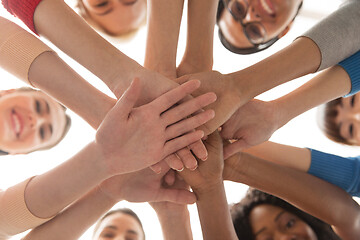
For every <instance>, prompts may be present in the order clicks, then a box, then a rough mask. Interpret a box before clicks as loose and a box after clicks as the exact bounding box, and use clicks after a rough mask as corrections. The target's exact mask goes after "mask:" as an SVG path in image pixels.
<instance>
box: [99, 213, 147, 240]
mask: <svg viewBox="0 0 360 240" xmlns="http://www.w3.org/2000/svg"><path fill="white" fill-rule="evenodd" d="M94 239H96V240H110V239H113V240H143V239H144V234H143V231H142V228H141V226H140V224H139V223H138V221H137V220H136V219H135V218H134V217H132V216H130V215H128V214H124V213H114V214H111V215H110V216H107V217H106V218H105V219H104V220H103V221H102V222H101V224H100V226H99V228H98V229H97V231H96V232H95V238H94Z"/></svg>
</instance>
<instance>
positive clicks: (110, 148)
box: [95, 79, 216, 175]
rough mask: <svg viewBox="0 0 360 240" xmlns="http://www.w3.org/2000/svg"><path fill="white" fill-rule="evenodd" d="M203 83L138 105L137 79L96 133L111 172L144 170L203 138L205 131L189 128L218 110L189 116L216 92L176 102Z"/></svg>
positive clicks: (98, 144)
mask: <svg viewBox="0 0 360 240" xmlns="http://www.w3.org/2000/svg"><path fill="white" fill-rule="evenodd" d="M199 85H200V82H199V81H196V80H194V81H191V82H189V83H186V84H183V85H181V86H179V87H177V88H175V89H173V90H171V91H169V92H167V93H165V94H163V95H162V96H160V97H158V98H156V99H155V100H154V101H152V102H150V103H149V104H146V105H143V106H140V107H137V108H134V105H135V103H136V102H137V100H138V98H139V96H140V92H141V89H142V88H141V86H140V82H139V80H138V79H134V81H133V82H132V84H131V86H130V87H129V88H128V89H127V91H126V92H125V93H124V94H123V96H122V97H121V98H120V99H119V100H118V102H117V103H116V105H115V106H114V107H113V108H112V109H111V110H110V111H109V113H108V114H107V115H106V117H105V118H104V120H103V122H102V123H101V125H100V127H99V129H98V131H97V133H96V140H95V143H96V146H97V147H98V148H99V150H100V152H101V153H102V155H103V157H104V159H105V164H106V166H107V169H108V171H109V173H110V174H113V175H116V174H120V173H127V172H133V171H138V170H141V169H143V168H146V167H149V166H151V165H153V164H155V163H157V162H159V161H160V160H162V159H164V158H165V157H167V156H168V155H170V154H172V153H174V152H176V151H178V150H179V149H182V148H184V147H185V146H188V145H190V144H191V143H194V142H195V141H198V140H199V139H201V138H202V137H203V135H204V134H203V132H202V131H195V132H189V131H191V130H192V129H194V128H197V127H198V126H200V125H202V124H204V123H206V122H207V121H209V120H210V119H211V118H213V117H214V112H213V111H212V110H208V111H205V112H201V113H199V114H197V115H195V116H192V117H190V118H186V117H187V116H189V115H191V114H192V113H194V112H196V111H198V110H199V109H201V108H202V107H204V106H206V105H208V104H210V103H212V102H214V101H215V100H216V95H215V94H214V93H207V94H204V95H202V96H199V97H197V98H194V99H191V100H189V101H186V102H184V103H181V104H180V105H177V106H174V105H175V104H176V103H178V102H179V101H180V100H181V99H183V98H184V97H186V96H187V95H188V94H191V93H192V92H193V91H194V90H195V89H197V88H198V87H199ZM185 118H186V119H185Z"/></svg>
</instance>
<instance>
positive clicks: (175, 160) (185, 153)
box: [113, 68, 207, 172]
mask: <svg viewBox="0 0 360 240" xmlns="http://www.w3.org/2000/svg"><path fill="white" fill-rule="evenodd" d="M134 76H136V77H139V78H140V81H141V86H142V92H141V95H140V96H139V99H138V101H137V102H136V106H139V105H144V104H146V103H149V102H151V101H153V100H154V99H155V98H157V97H159V96H161V95H162V94H164V93H166V92H168V91H170V90H171V89H174V88H176V87H177V86H179V84H177V83H175V82H174V81H172V80H170V79H168V78H166V77H164V76H162V75H161V74H159V73H157V72H154V71H150V70H147V69H144V68H142V69H140V70H139V69H137V71H136V74H135V75H134ZM126 88H127V85H124V82H119V83H118V85H117V86H116V87H115V88H113V92H114V93H115V95H116V96H117V97H118V98H119V97H120V96H121V95H122V94H123V92H124V91H125V89H126ZM189 99H190V96H188V97H187V98H186V100H189ZM190 150H191V152H192V153H193V154H194V155H195V156H196V157H197V158H199V159H202V160H206V158H207V150H206V148H205V146H204V144H203V143H202V141H201V140H199V141H196V142H195V143H193V144H191V145H189V146H188V147H186V148H184V149H181V150H180V151H177V153H176V155H175V154H171V155H170V156H168V157H167V158H166V160H165V161H166V162H167V163H168V164H169V166H170V167H171V168H173V169H175V170H182V169H184V166H185V167H186V168H189V169H195V168H196V167H197V161H196V159H195V157H194V156H193V154H192V153H191V152H190ZM152 169H153V170H154V171H155V172H160V171H161V168H159V165H154V166H153V167H152Z"/></svg>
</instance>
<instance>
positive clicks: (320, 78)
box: [221, 53, 360, 156]
mask: <svg viewBox="0 0 360 240" xmlns="http://www.w3.org/2000/svg"><path fill="white" fill-rule="evenodd" d="M359 55H360V53H359ZM349 60H350V59H349ZM349 60H345V61H346V62H348V61H349ZM357 62H358V61H354V60H352V61H351V62H349V65H351V64H356V63H357ZM354 82H355V81H354ZM325 86H326V87H325ZM354 87H355V86H354ZM351 88H352V81H351V79H350V77H349V75H348V73H347V72H346V71H345V69H344V68H342V67H340V66H334V67H331V68H329V69H326V70H325V71H323V72H321V73H319V74H318V75H317V76H316V77H314V78H313V79H311V80H310V81H308V82H307V83H305V84H304V85H302V86H301V87H299V88H297V89H295V90H294V91H292V92H291V93H289V94H286V95H285V96H283V97H280V98H278V99H275V100H273V101H270V102H262V101H259V100H253V101H250V102H248V103H247V104H245V105H244V106H242V107H240V108H239V109H238V110H237V111H236V112H235V113H234V115H233V116H232V117H231V118H230V119H229V120H228V121H227V122H226V123H225V124H224V125H223V129H222V132H221V136H222V137H224V138H225V139H239V141H237V142H236V143H234V144H232V146H231V147H228V148H227V152H226V156H229V155H232V154H234V153H235V152H237V151H239V150H241V149H243V148H248V147H251V146H254V145H257V144H260V143H262V142H264V141H266V140H268V139H269V138H270V137H271V135H272V134H273V133H274V132H275V131H276V130H277V129H279V128H281V127H282V126H284V125H285V124H286V123H288V122H289V121H290V120H291V119H293V118H295V117H296V116H298V115H300V114H302V113H304V112H306V111H308V110H310V109H311V108H313V107H315V106H318V105H320V104H322V103H325V102H328V101H330V100H332V99H335V98H337V97H340V96H343V95H345V94H347V93H349V92H350V89H351ZM355 88H356V87H355Z"/></svg>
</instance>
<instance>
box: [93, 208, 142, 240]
mask: <svg viewBox="0 0 360 240" xmlns="http://www.w3.org/2000/svg"><path fill="white" fill-rule="evenodd" d="M116 213H122V214H126V215H129V216H131V217H133V218H134V219H135V220H136V221H137V222H138V223H139V224H140V227H141V230H142V232H143V235H144V239H143V240H145V232H144V228H143V226H142V223H141V221H140V218H139V217H138V215H136V213H135V212H134V211H133V210H131V209H129V208H119V209H116V210H111V211H109V212H107V213H106V214H105V215H104V216H102V217H101V218H100V219H99V220H98V221H97V223H96V225H95V227H94V231H93V238H94V237H95V233H96V231H97V230H98V229H99V227H100V224H101V223H102V221H104V219H105V218H107V217H108V216H111V215H114V214H116Z"/></svg>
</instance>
